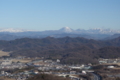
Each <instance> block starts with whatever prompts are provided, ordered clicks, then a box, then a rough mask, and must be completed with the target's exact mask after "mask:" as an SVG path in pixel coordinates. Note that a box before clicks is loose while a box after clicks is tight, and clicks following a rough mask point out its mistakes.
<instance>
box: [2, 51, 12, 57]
mask: <svg viewBox="0 0 120 80" xmlns="http://www.w3.org/2000/svg"><path fill="white" fill-rule="evenodd" d="M9 53H10V52H4V51H1V50H0V57H2V56H9Z"/></svg>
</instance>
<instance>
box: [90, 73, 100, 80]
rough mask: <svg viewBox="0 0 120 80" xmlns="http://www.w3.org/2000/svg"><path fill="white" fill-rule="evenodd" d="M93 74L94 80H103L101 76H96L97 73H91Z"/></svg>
mask: <svg viewBox="0 0 120 80" xmlns="http://www.w3.org/2000/svg"><path fill="white" fill-rule="evenodd" d="M91 74H92V75H93V76H94V79H93V80H101V79H100V76H98V75H97V74H95V73H91Z"/></svg>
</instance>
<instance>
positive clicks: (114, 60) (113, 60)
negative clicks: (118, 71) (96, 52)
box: [99, 58, 120, 64]
mask: <svg viewBox="0 0 120 80" xmlns="http://www.w3.org/2000/svg"><path fill="white" fill-rule="evenodd" d="M99 63H100V64H103V63H120V59H102V58H101V59H99Z"/></svg>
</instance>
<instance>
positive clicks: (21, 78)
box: [0, 57, 91, 80]
mask: <svg viewBox="0 0 120 80" xmlns="http://www.w3.org/2000/svg"><path fill="white" fill-rule="evenodd" d="M18 59H25V58H23V57H19V58H18ZM29 67H34V68H33V69H32V70H24V71H22V72H18V73H10V72H5V71H4V70H9V69H12V70H14V69H18V70H21V69H23V68H29ZM90 68H91V66H90V65H62V64H60V60H59V59H57V60H56V61H52V60H45V59H35V60H32V61H30V62H28V63H22V62H13V61H12V58H10V59H3V60H2V61H0V70H1V75H0V76H7V77H10V78H14V79H16V80H26V79H27V78H28V77H31V75H36V74H39V73H44V74H53V75H57V76H64V77H65V76H67V75H69V76H70V77H72V78H76V79H78V78H77V77H75V76H73V75H80V74H81V75H86V71H85V70H88V69H90ZM75 69H79V70H81V72H76V71H75ZM82 70H83V71H82Z"/></svg>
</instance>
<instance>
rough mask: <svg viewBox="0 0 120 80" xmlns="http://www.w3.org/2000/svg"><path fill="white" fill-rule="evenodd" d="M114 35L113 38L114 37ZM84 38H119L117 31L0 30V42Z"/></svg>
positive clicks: (68, 29) (66, 28)
mask: <svg viewBox="0 0 120 80" xmlns="http://www.w3.org/2000/svg"><path fill="white" fill-rule="evenodd" d="M114 34H115V36H114ZM48 36H50V37H55V38H60V37H66V36H69V37H84V38H88V39H107V38H108V39H112V38H117V37H119V36H120V31H119V30H111V29H100V28H95V29H89V30H84V29H77V30H74V29H71V28H69V27H63V28H61V29H59V30H47V31H32V30H23V29H12V28H10V29H0V40H14V39H17V38H24V37H28V38H45V37H48Z"/></svg>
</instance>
